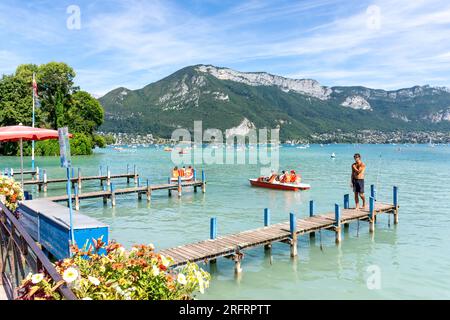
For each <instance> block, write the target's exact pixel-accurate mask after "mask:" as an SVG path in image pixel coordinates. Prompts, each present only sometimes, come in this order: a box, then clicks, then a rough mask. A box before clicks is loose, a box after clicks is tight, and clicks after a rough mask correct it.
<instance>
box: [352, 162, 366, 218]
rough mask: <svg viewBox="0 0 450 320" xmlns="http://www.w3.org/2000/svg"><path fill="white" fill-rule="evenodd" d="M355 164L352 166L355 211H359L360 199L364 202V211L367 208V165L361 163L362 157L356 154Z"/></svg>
mask: <svg viewBox="0 0 450 320" xmlns="http://www.w3.org/2000/svg"><path fill="white" fill-rule="evenodd" d="M353 158H354V159H355V162H354V163H353V164H352V186H353V192H354V193H355V209H356V210H358V209H359V197H361V200H362V202H363V203H362V207H363V209H364V208H366V197H365V195H364V172H365V171H366V165H365V164H364V163H363V162H362V161H361V155H360V154H359V153H355V155H354V156H353Z"/></svg>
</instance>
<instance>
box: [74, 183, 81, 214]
mask: <svg viewBox="0 0 450 320" xmlns="http://www.w3.org/2000/svg"><path fill="white" fill-rule="evenodd" d="M78 188H79V187H78V186H77V184H76V183H75V188H74V193H75V210H77V211H78V210H80V197H79V196H78V190H79V189H78Z"/></svg>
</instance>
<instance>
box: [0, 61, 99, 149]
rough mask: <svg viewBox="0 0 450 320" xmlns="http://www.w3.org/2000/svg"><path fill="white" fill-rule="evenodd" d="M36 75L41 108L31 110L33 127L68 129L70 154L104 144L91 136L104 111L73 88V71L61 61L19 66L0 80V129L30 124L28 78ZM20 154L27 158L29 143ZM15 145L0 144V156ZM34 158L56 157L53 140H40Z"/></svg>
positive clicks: (55, 144) (30, 105)
mask: <svg viewBox="0 0 450 320" xmlns="http://www.w3.org/2000/svg"><path fill="white" fill-rule="evenodd" d="M33 73H35V74H36V82H37V85H38V95H39V97H38V98H39V100H40V102H41V108H36V109H35V119H36V126H37V127H43V128H52V129H57V128H60V127H63V126H68V127H69V130H70V132H71V133H73V134H74V138H73V139H71V146H72V154H74V155H77V154H91V153H92V148H93V147H94V146H95V145H98V146H100V147H102V146H104V145H105V139H103V138H101V137H96V136H95V131H96V130H97V128H98V127H99V126H100V125H101V124H102V123H103V119H104V111H103V108H102V106H101V105H100V103H99V102H98V101H97V100H96V99H95V98H94V97H92V96H91V95H90V94H89V93H88V92H85V91H80V90H79V88H78V87H76V86H74V81H73V80H74V77H75V71H74V70H73V69H72V68H71V67H70V66H68V65H67V64H65V63H63V62H50V63H47V64H42V65H39V66H37V65H35V64H22V65H19V66H18V67H17V69H16V71H15V73H14V74H12V75H3V77H2V78H1V79H0V126H8V125H17V124H19V123H22V124H23V125H31V123H32V105H33V103H32V78H33ZM24 147H25V148H24V154H26V155H29V154H30V153H31V148H30V147H29V144H28V143H26V144H25V145H24ZM17 151H18V144H17V143H1V144H0V154H8V155H16V154H17ZM35 151H36V155H57V154H59V147H58V142H57V141H40V142H38V143H37V144H36V150H35Z"/></svg>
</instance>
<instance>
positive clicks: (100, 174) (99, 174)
mask: <svg viewBox="0 0 450 320" xmlns="http://www.w3.org/2000/svg"><path fill="white" fill-rule="evenodd" d="M102 174H103V172H102V166H98V176H99V177H100V186H101V187H103V179H102V178H101V177H102Z"/></svg>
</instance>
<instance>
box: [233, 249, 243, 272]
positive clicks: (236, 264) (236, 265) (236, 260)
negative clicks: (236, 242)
mask: <svg viewBox="0 0 450 320" xmlns="http://www.w3.org/2000/svg"><path fill="white" fill-rule="evenodd" d="M233 260H234V273H235V274H237V275H239V274H241V273H242V266H241V261H242V255H240V254H235V255H234V257H233Z"/></svg>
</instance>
